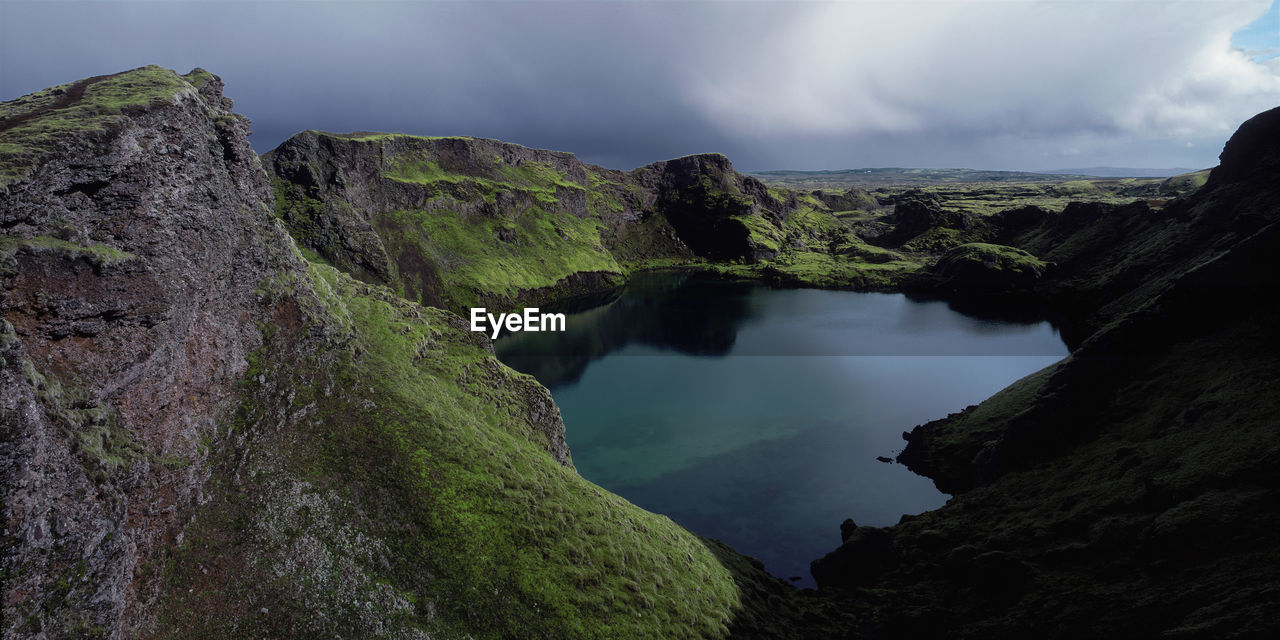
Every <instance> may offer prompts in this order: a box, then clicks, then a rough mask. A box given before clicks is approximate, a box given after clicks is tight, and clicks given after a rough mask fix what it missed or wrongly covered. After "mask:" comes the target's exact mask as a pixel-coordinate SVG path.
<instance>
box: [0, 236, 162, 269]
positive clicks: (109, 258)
mask: <svg viewBox="0 0 1280 640" xmlns="http://www.w3.org/2000/svg"><path fill="white" fill-rule="evenodd" d="M22 249H30V250H33V251H50V252H55V253H62V254H70V255H75V256H83V257H86V258H88V259H90V260H92V261H93V262H94V263H95V264H98V265H113V264H119V263H122V262H127V261H130V260H136V259H137V256H136V255H134V254H132V253H129V252H127V251H121V250H119V249H116V248H113V247H108V246H106V245H103V244H89V245H83V244H76V243H74V242H69V241H67V240H61V239H59V238H52V237H49V236H36V237H34V238H16V237H12V236H10V237H4V238H0V259H2V258H8V257H9V256H12V255H13V254H15V253H17V252H18V251H20V250H22Z"/></svg>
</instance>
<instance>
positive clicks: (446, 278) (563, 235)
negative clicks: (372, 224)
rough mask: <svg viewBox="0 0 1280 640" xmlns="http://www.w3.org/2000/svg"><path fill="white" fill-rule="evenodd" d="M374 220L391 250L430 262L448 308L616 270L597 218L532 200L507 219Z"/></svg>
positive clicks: (431, 216)
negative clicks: (571, 277)
mask: <svg viewBox="0 0 1280 640" xmlns="http://www.w3.org/2000/svg"><path fill="white" fill-rule="evenodd" d="M377 223H378V228H379V229H381V230H382V231H383V237H384V241H385V242H386V243H387V245H388V249H389V250H390V251H392V253H396V254H398V253H399V252H402V251H411V252H415V253H417V254H418V255H421V256H424V257H425V258H426V259H427V260H428V261H430V262H431V263H432V264H433V265H436V266H437V272H438V273H440V277H441V278H442V280H443V282H444V285H445V287H446V291H445V297H446V298H447V301H448V303H449V306H450V307H451V308H461V307H468V306H482V305H480V304H479V303H481V302H482V301H484V300H486V299H489V300H493V299H495V298H497V299H506V300H514V299H515V298H517V297H519V296H520V295H521V293H522V292H525V291H530V290H534V289H539V288H543V287H550V286H553V285H555V284H556V283H557V282H558V281H560V280H561V279H563V278H565V277H566V276H569V275H571V274H574V273H578V272H590V271H603V272H609V273H618V274H620V273H621V272H622V269H621V267H620V266H619V265H618V263H617V261H615V260H614V258H613V256H612V255H611V254H610V253H609V252H608V251H607V250H606V249H605V248H604V246H603V245H602V244H601V241H600V223H599V222H598V221H596V220H593V219H589V218H579V217H577V216H574V215H570V214H555V213H551V212H548V211H546V210H544V209H542V208H541V207H540V206H539V205H532V206H531V207H530V208H529V209H527V210H525V211H523V212H521V213H520V214H519V215H518V216H515V217H514V219H510V220H507V219H495V218H490V217H480V216H471V217H468V216H464V215H460V214H457V213H454V212H452V211H448V210H444V211H441V210H435V211H396V212H391V213H388V214H385V215H383V216H380V217H379V219H378V221H377Z"/></svg>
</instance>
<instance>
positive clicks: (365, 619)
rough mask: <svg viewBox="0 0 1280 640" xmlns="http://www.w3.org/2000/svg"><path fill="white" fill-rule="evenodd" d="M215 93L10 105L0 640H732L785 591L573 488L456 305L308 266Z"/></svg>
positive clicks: (237, 120) (3, 223)
mask: <svg viewBox="0 0 1280 640" xmlns="http://www.w3.org/2000/svg"><path fill="white" fill-rule="evenodd" d="M221 88H222V83H221V81H220V80H218V79H217V78H216V77H215V76H212V75H211V74H208V73H205V72H203V71H200V70H196V71H194V72H192V73H191V74H188V75H186V76H179V75H177V74H175V73H173V72H171V71H167V70H164V69H160V68H158V67H145V68H142V69H137V70H133V71H129V72H125V73H121V74H117V75H114V76H109V77H102V78H92V79H89V80H87V81H81V82H78V83H73V84H72V85H64V86H63V87H56V88H54V89H51V90H47V91H44V92H40V93H38V94H33V95H31V96H26V97H24V98H20V99H18V100H15V101H12V102H8V103H3V104H0V113H3V114H4V118H5V119H4V120H2V121H0V135H3V146H2V147H0V152H3V156H2V157H0V161H2V162H3V165H2V166H3V167H4V170H5V173H4V176H5V183H4V191H3V192H2V193H0V229H3V237H2V238H0V256H2V257H3V264H2V265H0V267H2V269H0V278H2V279H3V285H4V288H3V291H4V297H3V306H2V307H0V312H2V313H3V317H4V322H3V324H0V329H2V332H0V354H2V355H3V358H4V361H3V368H2V369H0V380H3V383H2V386H0V411H2V412H3V414H2V416H3V421H2V423H3V431H2V432H0V480H2V482H0V488H2V490H3V509H4V520H3V522H4V530H3V539H2V541H0V570H2V571H3V577H4V580H3V584H4V599H3V607H4V615H3V629H4V635H5V637H14V638H27V637H31V638H42V637H156V638H161V637H174V638H209V637H219V638H225V637H244V636H246V635H250V634H254V635H257V634H265V635H270V636H277V637H279V636H307V637H311V636H317V637H318V636H324V637H334V636H338V637H375V636H376V637H406V638H408V637H477V638H485V637H515V636H519V637H552V638H590V637H636V638H640V637H652V638H672V637H718V636H723V635H724V634H725V633H727V631H728V628H729V626H730V625H731V624H735V622H738V623H740V621H741V619H742V618H741V616H740V613H741V612H742V607H743V606H744V605H743V603H744V602H752V601H754V600H753V599H758V596H757V595H756V594H759V593H768V592H769V590H770V589H778V588H781V586H780V583H779V582H778V581H776V580H773V579H771V578H768V577H767V576H766V575H765V574H764V573H763V571H761V570H760V569H759V568H758V566H754V565H752V564H751V563H749V562H747V561H745V560H744V559H741V558H740V557H738V556H736V554H733V553H732V551H730V550H728V549H726V548H723V547H722V546H719V545H711V546H708V544H707V543H704V541H703V540H701V539H700V538H698V537H696V536H694V535H692V534H690V533H689V532H687V531H685V530H683V529H681V528H679V527H678V526H676V525H675V524H674V523H672V522H671V521H670V520H669V519H667V518H665V517H662V516H657V515H654V514H650V513H647V512H644V511H642V510H640V509H638V508H636V507H634V506H632V505H631V504H629V503H627V502H625V501H623V500H621V499H620V498H618V497H616V496H613V495H611V494H609V493H607V492H604V491H603V490H601V489H599V488H597V487H595V486H594V485H591V484H590V483H588V482H586V481H584V480H583V479H582V478H580V477H579V476H578V475H577V474H576V473H575V472H574V471H573V468H572V465H571V462H570V458H569V453H568V450H567V447H566V446H565V444H564V439H563V424H562V423H561V421H560V417H559V412H558V410H557V409H556V407H555V406H554V404H553V403H552V401H551V398H550V395H549V394H548V393H547V392H546V390H545V389H543V388H542V387H541V386H539V385H538V384H537V383H536V382H535V381H534V380H533V379H532V378H531V377H529V376H525V375H522V374H518V373H516V372H514V371H511V370H510V369H508V368H506V367H504V366H503V365H502V364H500V363H499V362H497V361H496V360H495V359H494V358H493V357H492V355H491V353H490V350H489V345H488V342H487V341H486V340H485V339H484V338H483V337H480V336H478V335H477V334H473V333H471V332H469V331H467V330H466V328H465V326H464V324H463V320H462V319H460V318H459V317H458V316H455V315H453V314H452V313H450V312H448V311H444V310H440V309H433V308H428V307H422V306H419V305H418V304H415V303H414V302H410V301H407V300H404V299H402V298H401V297H400V296H399V295H397V292H395V291H392V290H390V289H388V288H386V287H384V286H381V285H374V284H367V283H363V282H360V281H358V280H356V279H353V278H352V277H350V276H348V275H347V274H345V273H343V272H342V271H341V270H339V269H336V268H334V267H331V266H328V265H324V264H318V263H311V262H308V261H306V260H304V259H303V257H302V256H301V254H300V252H299V251H298V249H297V247H296V245H295V243H294V241H293V240H292V238H291V237H290V235H289V233H288V232H287V230H286V227H285V225H284V224H282V223H281V222H280V221H279V219H278V218H276V217H275V213H276V211H275V207H274V205H275V202H274V198H273V195H274V194H273V193H272V191H271V188H270V182H269V181H268V178H267V176H266V174H265V173H264V172H263V171H262V169H261V167H260V165H259V163H258V159H257V157H256V156H255V155H254V154H253V153H252V152H251V151H250V150H249V147H248V144H247V142H246V138H245V135H246V133H247V131H248V123H247V121H246V120H245V119H243V118H242V117H240V116H237V115H235V114H233V113H231V111H230V108H231V103H230V101H229V100H227V99H225V98H223V97H222V96H221ZM538 179H541V178H537V179H534V178H530V179H529V181H530V184H534V183H536V182H537V180H538ZM406 184H410V185H415V184H416V183H413V182H412V181H410V182H407V183H406ZM414 188H416V186H415V187H414ZM548 188H549V187H548ZM557 188H560V187H557ZM563 188H564V189H567V190H568V191H574V190H573V188H572V187H563ZM529 197H530V198H533V199H534V200H536V197H537V194H536V193H535V194H533V195H530V196H529ZM294 230H295V232H296V228H295V229H294ZM335 237H337V236H335ZM352 255H354V252H353V254H352ZM369 273H372V272H369ZM365 275H368V274H365Z"/></svg>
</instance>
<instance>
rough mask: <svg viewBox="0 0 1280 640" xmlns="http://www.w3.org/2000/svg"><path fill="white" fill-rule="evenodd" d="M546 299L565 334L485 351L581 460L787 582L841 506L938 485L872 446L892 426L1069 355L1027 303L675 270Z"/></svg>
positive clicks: (910, 503) (600, 476)
mask: <svg viewBox="0 0 1280 640" xmlns="http://www.w3.org/2000/svg"><path fill="white" fill-rule="evenodd" d="M560 310H561V311H565V312H566V313H567V328H568V330H567V331H566V332H563V333H540V334H532V333H522V334H514V335H509V336H504V337H503V338H500V339H499V340H498V341H497V342H496V343H495V350H496V352H497V354H498V357H499V358H501V359H502V360H503V361H504V362H506V363H507V364H508V365H510V366H512V367H514V368H516V369H518V370H521V371H525V372H528V373H532V374H533V375H535V376H537V377H538V378H539V380H540V381H542V383H543V384H545V385H546V386H547V387H548V388H549V389H550V390H551V393H552V395H553V396H554V397H555V399H556V403H557V404H558V405H559V406H560V410H561V412H562V414H563V416H564V422H565V431H566V437H567V439H568V442H569V445H570V447H571V449H572V453H573V460H574V464H575V465H576V466H577V468H578V472H579V473H581V474H582V476H583V477H585V478H587V479H588V480H591V481H592V482H594V483H596V484H598V485H600V486H602V487H605V488H606V489H609V490H610V491H613V492H615V493H617V494H619V495H621V496H623V497H625V498H627V499H628V500H630V501H631V502H633V503H635V504H637V505H639V506H641V507H644V508H646V509H649V510H651V511H655V512H658V513H663V514H666V515H668V516H670V517H671V518H672V519H674V520H675V521H677V522H679V523H680V524H682V525H684V526H685V527H687V528H689V529H690V530H692V531H694V532H697V533H699V534H701V535H704V536H708V537H711V538H718V539H720V540H723V541H725V542H727V543H729V544H730V545H732V546H733V547H734V548H736V549H737V550H738V551H740V552H742V553H745V554H747V555H751V556H754V557H756V558H759V559H760V560H761V561H763V562H764V564H765V567H766V568H767V569H768V570H769V571H770V572H772V573H774V574H775V575H777V576H780V577H783V578H787V579H793V578H798V579H793V580H792V581H793V583H795V584H797V585H799V586H812V585H813V581H812V578H811V576H810V575H809V562H810V561H811V560H814V559H816V558H819V557H821V556H822V555H823V554H825V553H827V552H829V551H831V550H833V549H834V548H835V547H836V546H838V545H839V542H840V540H839V525H840V522H841V521H843V520H844V519H845V518H853V520H854V521H855V522H857V523H858V524H859V525H873V526H884V525H890V524H894V523H896V522H897V521H898V519H899V518H900V517H901V516H902V515H903V514H914V513H919V512H921V511H925V510H928V509H932V508H935V507H938V506H940V505H942V504H943V503H944V502H945V501H946V499H947V496H945V495H943V494H941V493H939V492H938V491H937V490H936V489H935V488H934V487H933V483H932V482H931V481H929V480H928V479H926V478H922V477H920V476H917V475H915V474H912V473H911V472H909V471H907V470H906V468H905V467H903V466H901V465H898V464H886V463H883V462H879V461H877V460H876V457H877V456H888V457H893V456H894V455H895V454H896V453H897V452H898V451H900V450H901V449H902V447H903V445H904V443H903V440H902V432H903V431H904V430H909V429H911V428H912V427H913V426H915V425H917V424H920V423H922V422H927V421H929V420H933V419H936V418H940V417H944V416H946V415H947V414H948V413H950V412H955V411H959V410H960V409H962V408H964V407H965V406H967V405H970V404H974V403H977V402H980V401H982V400H983V399H985V398H987V397H988V396H990V395H991V394H992V393H994V392H996V391H998V390H1000V389H1002V388H1004V387H1005V386H1008V385H1009V383H1011V382H1013V381H1014V380H1017V379H1018V378H1021V377H1023V376H1025V375H1027V374H1029V373H1032V372H1034V371H1037V370H1039V369H1041V368H1043V367H1045V366H1047V365H1049V364H1052V363H1053V362H1056V361H1057V360H1059V359H1061V358H1062V357H1063V356H1065V355H1066V354H1067V350H1066V347H1065V346H1064V345H1063V343H1062V341H1061V339H1059V337H1058V335H1057V332H1056V330H1055V329H1054V328H1053V327H1052V326H1051V325H1050V324H1049V323H1047V322H1044V321H1043V320H1040V319H1038V318H1036V317H1035V316H1026V315H1023V316H1021V317H1019V316H1010V315H1009V314H1007V313H1006V314H1003V315H1002V316H1000V317H990V316H988V317H975V316H973V315H966V314H963V313H960V312H958V311H956V310H954V309H952V308H951V307H949V306H948V305H947V304H946V303H944V302H939V301H919V300H912V299H910V298H908V297H907V296H905V295H902V294H877V293H855V292H847V291H824V290H815V289H771V288H768V287H764V286H760V285H752V284H742V283H734V282H729V281H724V280H717V279H712V278H709V277H706V276H696V275H687V274H670V273H650V274H640V275H638V276H637V277H636V278H635V279H634V280H633V281H632V283H631V284H630V285H629V286H628V287H627V289H626V290H625V291H624V292H623V293H622V294H621V295H620V296H617V297H612V298H609V299H595V300H587V301H578V302H576V303H574V305H573V306H572V307H564V308H562V309H560Z"/></svg>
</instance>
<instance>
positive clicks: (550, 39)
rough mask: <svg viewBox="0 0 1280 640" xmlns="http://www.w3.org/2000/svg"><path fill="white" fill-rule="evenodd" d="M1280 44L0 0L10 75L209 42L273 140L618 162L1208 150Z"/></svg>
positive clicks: (177, 54) (811, 24) (205, 51)
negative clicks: (366, 133)
mask: <svg viewBox="0 0 1280 640" xmlns="http://www.w3.org/2000/svg"><path fill="white" fill-rule="evenodd" d="M1233 36H1234V37H1233ZM1277 54H1280V10H1278V9H1277V7H1276V4H1275V2H1273V0H1256V1H1255V0H1241V1H1235V0H1194V1H1190V2H1177V1H1126V0H1085V1H1065V0H1025V1H1018V0H1003V1H990V0H955V1H938V0H933V1H920V2H912V1H902V0H899V1H897V2H885V1H881V2H859V1H854V2H832V3H820V2H803V3H801V2H788V3H783V2H705V3H689V2H679V3H677V2H625V1H615V2H603V1H602V2H537V1H533V2H511V1H508V2H499V3H494V2H485V3H459V2H411V1H401V2H355V1H347V2H297V1H293V2H258V3H247V2H246V3H241V2H164V3H162V2H48V1H46V2H34V3H33V2H21V1H18V2H15V1H12V0H0V99H6V100H7V99H11V98H15V97H18V96H20V95H23V94H25V93H29V92H31V91H35V90H38V89H42V88H44V87H46V86H50V85H54V84H59V83H63V82H68V81H72V80H76V79H78V78H82V77H87V76H92V75H98V74H103V73H111V72H115V71H120V70H124V69H128V68H133V67H137V66H141V65H144V64H152V63H154V64H159V65H162V66H165V67H169V68H173V69H177V70H178V71H179V72H183V73H185V72H186V71H188V70H190V69H191V68H192V67H196V66H200V67H204V68H206V69H208V70H210V71H212V72H214V73H217V74H219V75H220V76H222V78H223V80H224V81H225V82H226V85H227V89H226V93H227V95H228V96H230V97H231V98H233V99H235V101H236V110H237V111H238V112H240V113H243V114H244V115H247V116H248V117H249V118H251V119H252V120H253V123H254V130H255V133H254V135H253V137H252V138H251V140H252V142H253V144H254V146H255V148H257V149H258V150H259V151H266V150H269V149H271V148H273V147H274V146H275V145H277V144H279V143H280V142H281V141H282V140H284V139H285V138H287V137H288V136H289V135H291V134H293V133H295V132H297V131H301V130H303V129H324V130H330V131H353V130H381V131H403V132H408V133H416V134H423V135H475V136H484V137H491V138H499V139H502V140H508V141H512V142H518V143H520V144H525V145H529V146H535V147H544V148H553V149H561V150H565V151H572V152H574V153H576V154H577V155H578V156H579V157H581V158H583V159H585V160H587V161H590V162H596V163H599V164H603V165H605V166H609V167H614V168H619V169H630V168H633V167H636V166H639V165H643V164H646V163H649V162H653V161H657V160H663V159H667V158H671V157H675V156H680V155H684V154H689V153H697V152H704V151H719V152H723V153H725V154H727V155H728V156H729V157H730V158H731V159H732V160H733V161H734V164H735V166H736V167H737V168H739V169H745V170H761V169H775V168H790V169H839V168H852V167H884V166H911V167H971V168H984V169H1031V170H1037V169H1054V168H1069V167H1092V166H1124V167H1195V168H1199V167H1207V166H1212V165H1215V164H1217V155H1218V153H1219V152H1220V151H1221V149H1222V144H1223V142H1224V141H1225V140H1226V139H1227V137H1228V136H1229V135H1230V134H1231V132H1232V131H1234V130H1235V128H1236V127H1237V126H1239V124H1240V123H1241V122H1243V121H1244V120H1245V119H1247V118H1248V117H1250V116H1252V115H1253V114H1255V113H1257V112H1260V111H1263V110H1266V109H1269V108H1271V107H1275V106H1278V105H1280V57H1277Z"/></svg>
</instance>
